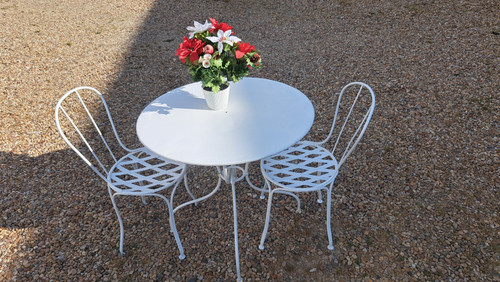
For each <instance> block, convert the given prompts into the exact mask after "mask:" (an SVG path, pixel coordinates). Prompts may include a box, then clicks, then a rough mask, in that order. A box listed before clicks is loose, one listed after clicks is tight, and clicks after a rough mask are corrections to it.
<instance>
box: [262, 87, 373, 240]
mask: <svg viewBox="0 0 500 282" xmlns="http://www.w3.org/2000/svg"><path fill="white" fill-rule="evenodd" d="M343 99H344V100H345V99H350V100H349V101H348V103H346V102H345V101H344V100H343ZM360 100H363V103H360ZM341 102H342V103H341ZM361 104H362V105H361ZM341 105H342V106H341ZM374 108H375V94H374V93H373V90H372V89H371V88H370V86H368V85H366V84H364V83H361V82H352V83H349V84H348V85H346V86H345V87H344V88H343V89H342V91H341V92H340V95H339V98H338V101H337V106H336V109H335V115H334V117H333V123H332V127H331V129H330V133H329V134H328V136H327V137H326V139H325V140H323V141H321V142H312V141H301V142H298V143H297V144H295V145H293V146H292V147H290V148H288V149H286V150H284V151H282V152H280V153H278V154H275V155H273V156H270V157H268V158H265V159H263V160H261V162H260V166H261V171H262V174H263V176H264V179H265V187H266V188H267V191H268V192H269V197H268V202H267V212H266V222H265V226H264V231H263V232H262V237H261V240H260V245H259V249H261V250H263V249H264V241H265V239H266V235H267V231H268V228H269V221H270V218H271V206H272V200H273V196H274V194H276V193H281V194H286V195H290V196H293V197H294V198H295V199H296V200H297V204H298V207H297V212H299V213H300V200H299V198H298V196H297V195H296V194H295V193H300V192H311V191H317V192H318V196H319V198H318V203H322V202H323V200H322V196H321V190H326V191H327V197H328V198H327V211H326V212H327V214H326V227H327V232H328V249H330V250H333V241H332V230H331V223H330V221H331V220H330V218H331V198H332V186H333V183H334V181H335V178H336V176H337V174H338V173H339V169H340V167H341V166H342V164H344V162H345V160H346V159H347V157H348V156H349V155H350V154H351V153H352V151H353V150H354V148H355V147H356V145H357V144H358V142H359V140H360V139H361V137H362V136H363V134H364V132H365V130H366V127H367V126H368V123H369V122H370V119H371V117H372V114H373V110H374ZM340 116H342V118H341V119H342V120H340ZM354 117H357V119H356V118H354ZM358 117H359V118H358ZM336 122H340V124H342V126H341V127H340V128H338V127H337V128H336V127H335V125H336ZM347 129H349V130H347ZM344 131H351V132H353V134H352V135H350V134H348V135H349V136H351V138H350V139H349V138H348V137H347V139H346V140H345V142H344V138H346V137H345V135H346V134H347V133H345V132H344ZM334 132H335V135H336V136H337V139H336V142H335V145H334V146H333V149H332V150H331V151H330V150H327V149H325V148H324V147H323V145H324V144H325V143H327V142H328V141H329V140H330V138H331V137H332V136H333V135H334ZM347 140H348V141H347ZM341 143H342V146H340V144H341ZM335 156H339V158H338V159H337V158H336V157H335Z"/></svg>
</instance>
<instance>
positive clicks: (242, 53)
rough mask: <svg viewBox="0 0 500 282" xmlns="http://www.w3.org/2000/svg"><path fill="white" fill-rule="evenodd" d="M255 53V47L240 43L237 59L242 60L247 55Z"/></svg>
mask: <svg viewBox="0 0 500 282" xmlns="http://www.w3.org/2000/svg"><path fill="white" fill-rule="evenodd" d="M252 51H255V46H252V45H250V43H241V42H238V50H236V59H241V58H242V57H243V56H245V54H246V53H249V52H252Z"/></svg>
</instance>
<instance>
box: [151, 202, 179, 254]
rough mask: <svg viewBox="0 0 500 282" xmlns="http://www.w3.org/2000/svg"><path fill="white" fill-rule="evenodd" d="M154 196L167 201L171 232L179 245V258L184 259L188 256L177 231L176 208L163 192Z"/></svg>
mask: <svg viewBox="0 0 500 282" xmlns="http://www.w3.org/2000/svg"><path fill="white" fill-rule="evenodd" d="M152 196H157V197H160V198H162V199H163V200H164V201H165V203H167V208H168V215H169V220H168V221H169V224H170V232H172V233H174V238H175V242H176V243H177V247H178V248H179V253H180V254H179V259H184V258H186V255H184V248H183V247H182V243H181V239H180V238H179V234H178V233H177V227H176V226H175V219H174V212H173V211H174V209H173V207H172V205H171V204H170V202H169V201H168V199H167V197H165V196H163V195H161V194H153V195H152Z"/></svg>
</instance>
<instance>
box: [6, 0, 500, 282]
mask: <svg viewBox="0 0 500 282" xmlns="http://www.w3.org/2000/svg"><path fill="white" fill-rule="evenodd" d="M499 15H500V5H499V3H498V0H474V1H472V0H455V1H450V0H408V1H403V0H399V1H398V0H387V1H369V0H356V1H354V0H332V1H319V0H318V1H303V0H297V1H254V0H249V1H248V0H247V1H243V0H238V1H233V0H229V1H215V0H208V1H161V0H158V1H154V0H137V1H124V0H109V1H101V0H90V1H88V0H87V1H83V0H66V1H48V0H0V25H1V26H2V27H1V28H0V95H1V96H0V98H1V99H0V115H1V119H0V280H12V281H16V280H17V281H26V280H42V281H45V280H56V281H60V280H71V281H76V280H102V281H109V280H133V281H137V280H158V281H164V280H165V281H196V280H204V281H214V280H216V281H226V280H233V279H234V278H235V268H234V255H233V247H232V246H233V239H232V238H233V237H232V236H233V235H232V227H231V226H232V212H231V211H232V209H231V197H230V194H231V193H230V189H227V186H225V188H226V189H222V190H221V191H220V192H219V193H218V195H217V196H215V197H212V198H211V199H209V200H208V201H206V202H204V203H202V204H201V205H199V206H198V207H194V206H193V207H188V208H186V209H184V210H181V211H180V212H179V213H178V214H176V219H177V226H178V228H179V233H180V236H181V239H182V241H183V244H184V247H185V251H186V255H187V258H186V259H185V260H182V261H181V260H179V259H178V258H177V256H178V251H177V248H176V245H175V240H174V239H173V237H172V236H171V235H170V234H169V232H168V225H167V222H168V218H167V216H166V213H165V211H166V210H165V206H164V205H163V203H162V202H160V201H157V200H151V202H150V203H149V204H148V205H143V204H142V203H141V201H140V200H138V199H125V198H123V199H120V201H119V205H120V207H121V211H122V213H123V216H124V219H125V225H126V240H125V250H126V252H127V254H126V255H125V256H124V257H121V256H119V254H118V242H119V238H118V235H119V227H118V223H117V220H116V216H115V214H114V211H113V208H112V205H111V202H110V200H109V197H108V194H107V191H106V188H105V186H104V184H103V182H102V181H101V180H100V179H98V177H97V176H96V175H94V174H93V173H92V172H91V171H90V170H89V169H88V168H86V167H85V166H84V163H83V162H82V161H81V160H80V159H79V158H77V157H76V155H75V154H74V153H73V152H71V151H70V149H69V148H68V147H67V146H66V145H65V144H64V143H63V141H62V139H61V138H60V136H59V134H58V133H57V131H56V128H55V124H54V118H53V109H54V106H55V104H56V102H57V100H58V98H59V97H60V96H61V95H62V94H64V93H65V92H66V91H67V90H69V89H71V88H73V87H76V86H81V85H90V86H93V87H95V88H97V89H99V90H101V91H102V92H103V93H105V97H106V99H107V101H108V104H109V105H110V107H111V111H112V114H113V117H114V119H115V123H116V125H117V127H118V130H119V132H120V135H121V136H122V137H123V139H124V140H125V142H126V143H127V144H129V145H135V146H139V145H140V144H139V142H138V140H137V138H136V136H135V120H136V118H137V116H138V115H139V113H140V111H141V110H142V108H144V107H145V106H146V105H147V104H148V103H149V102H150V101H152V100H153V99H154V98H155V97H157V96H159V95H160V94H162V93H164V92H166V91H168V90H170V89H173V88H175V87H178V86H180V85H183V84H186V83H189V82H190V77H189V75H188V74H187V71H186V69H185V68H184V67H183V66H182V65H181V63H180V62H179V60H178V59H177V58H176V57H175V49H176V48H177V47H178V44H179V42H180V41H181V40H182V36H184V35H185V34H186V30H185V27H186V26H188V25H192V21H193V20H197V21H204V20H205V19H207V18H208V17H215V18H216V19H218V20H219V21H225V22H228V23H229V24H231V25H232V26H233V27H234V30H235V31H236V32H237V33H238V35H239V36H240V37H241V38H243V39H244V40H245V41H248V42H251V43H252V44H254V45H255V46H256V47H257V48H258V49H259V50H260V51H261V55H262V57H263V62H264V67H263V68H262V69H261V70H258V71H256V72H254V73H253V74H252V75H253V76H256V77H264V78H269V79H274V80H278V81H281V82H284V83H287V84H289V85H292V86H294V87H296V88H298V89H299V90H301V91H302V92H304V93H305V94H306V95H307V96H308V97H309V98H310V99H311V101H312V102H313V105H314V107H315V110H316V120H315V125H314V126H313V128H312V131H311V132H312V133H311V135H310V136H309V137H311V138H316V137H318V138H319V136H320V135H321V133H325V131H326V130H328V128H329V127H328V126H329V121H330V118H331V112H332V111H331V108H332V101H333V100H334V97H335V95H336V94H337V93H338V92H339V91H340V89H341V87H342V86H343V85H345V84H347V83H348V82H350V81H355V80H360V81H363V82H366V83H368V84H370V85H371V86H372V88H373V89H374V91H375V93H376V96H377V105H376V109H375V114H374V118H373V119H372V122H371V124H370V126H369V129H368V131H367V133H366V135H365V138H364V139H363V140H362V142H361V144H360V145H359V146H358V147H357V149H356V151H355V153H354V154H353V155H352V157H351V158H350V159H349V160H348V162H347V163H346V169H345V170H344V171H342V173H341V174H340V176H339V178H338V179H337V180H338V181H337V182H336V185H335V188H334V189H335V192H334V194H335V195H334V198H333V203H334V211H333V217H332V218H333V221H334V240H335V247H336V249H335V251H334V252H330V251H328V250H327V248H326V246H327V239H326V230H325V229H326V228H325V224H324V220H325V208H326V207H325V205H319V204H317V203H315V195H303V196H302V200H303V203H304V205H303V212H302V213H301V214H297V213H295V212H294V203H293V202H292V201H291V199H288V198H285V197H284V198H280V199H279V200H278V201H276V202H275V203H276V205H275V206H276V209H274V210H273V215H275V221H273V223H272V225H271V228H270V233H269V235H268V240H267V241H266V249H265V250H264V251H260V250H258V248H257V245H258V240H259V238H260V234H261V232H262V228H263V225H264V215H265V204H266V203H265V201H263V200H260V199H259V198H258V195H257V194H256V193H255V192H254V191H253V190H251V189H250V187H249V186H248V185H246V184H245V183H243V182H242V183H238V207H239V224H240V252H241V266H242V275H243V278H244V279H245V280H247V281H254V280H275V281H308V280H318V281H331V280H355V281H359V280H377V279H381V280H452V281H461V280H469V279H470V280H493V281H500V263H499V261H500V221H499V219H498V214H499V212H500V205H499V204H498V198H499V189H500V179H499V175H500V169H499V163H500V161H499V132H500V118H499V115H498V113H499V112H500V98H499V97H500V95H499V94H500V76H499V74H500V17H499ZM252 171H253V174H254V175H255V179H256V181H258V179H259V177H258V167H257V166H256V164H254V165H253V170H252ZM189 178H190V183H191V185H192V187H193V189H194V191H195V193H197V194H198V193H199V194H198V195H200V194H202V193H203V192H204V191H208V190H209V189H210V188H211V187H212V186H213V184H214V183H215V179H216V178H215V170H214V169H210V168H203V167H192V168H191V170H190V172H189ZM183 197H185V195H182V194H181V195H180V196H179V200H180V201H182V200H183Z"/></svg>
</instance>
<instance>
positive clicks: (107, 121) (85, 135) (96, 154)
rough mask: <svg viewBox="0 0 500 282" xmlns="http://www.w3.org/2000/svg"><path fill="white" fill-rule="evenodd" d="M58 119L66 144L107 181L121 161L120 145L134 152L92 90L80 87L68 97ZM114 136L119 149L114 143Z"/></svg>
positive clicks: (57, 111)
mask: <svg viewBox="0 0 500 282" xmlns="http://www.w3.org/2000/svg"><path fill="white" fill-rule="evenodd" d="M102 108H104V109H105V112H106V114H105V115H103V111H102ZM91 112H92V113H96V112H98V113H99V114H94V115H93V114H91ZM55 120H56V125H57V129H58V131H59V133H60V134H61V136H62V138H63V139H64V141H66V143H67V144H68V145H69V146H70V147H71V149H73V151H75V153H76V154H77V155H78V156H80V157H81V158H82V159H83V160H84V161H85V163H86V164H87V165H88V166H90V168H92V170H93V171H94V172H95V173H97V174H98V175H99V176H100V177H101V178H103V179H104V180H105V181H107V175H108V173H109V169H110V167H111V166H112V165H113V164H114V163H116V161H117V157H116V154H115V152H113V151H116V150H117V149H118V147H119V146H121V148H122V149H123V150H125V151H130V149H128V148H127V147H125V146H124V145H123V143H122V141H121V140H120V137H119V136H118V133H117V132H116V128H115V125H114V123H113V119H112V118H111V114H110V112H109V109H108V106H107V104H106V101H105V100H104V97H103V96H102V94H101V93H100V92H99V91H97V90H96V89H94V88H92V87H86V86H83V87H78V88H74V89H72V90H70V91H68V92H67V93H66V94H64V95H63V96H62V97H61V99H59V102H58V103H57V105H56V108H55ZM109 128H111V129H112V130H110V129H109ZM93 132H94V134H92V133H93ZM95 133H97V136H96V134H95ZM113 135H114V138H113V139H115V140H116V141H117V142H118V144H119V146H117V145H116V142H113V143H111V142H110V141H111V140H110V139H111V136H113ZM113 141H114V140H113Z"/></svg>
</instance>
